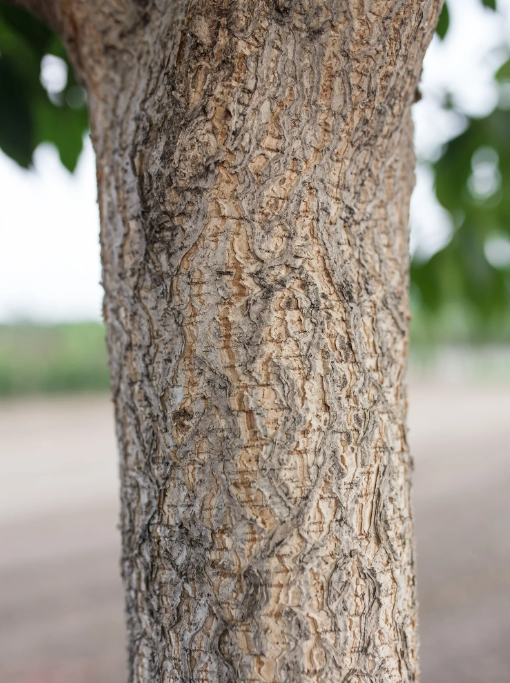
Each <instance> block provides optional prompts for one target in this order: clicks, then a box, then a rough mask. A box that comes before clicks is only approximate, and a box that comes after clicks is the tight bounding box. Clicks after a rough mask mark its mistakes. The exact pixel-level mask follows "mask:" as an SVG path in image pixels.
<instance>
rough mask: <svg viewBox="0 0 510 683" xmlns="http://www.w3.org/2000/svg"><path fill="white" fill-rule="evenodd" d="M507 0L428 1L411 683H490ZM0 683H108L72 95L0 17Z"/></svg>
mask: <svg viewBox="0 0 510 683" xmlns="http://www.w3.org/2000/svg"><path fill="white" fill-rule="evenodd" d="M509 46H510V0H504V1H503V0H501V1H500V2H497V3H496V2H494V0H448V4H447V6H446V9H445V10H444V11H443V14H442V16H441V20H440V24H439V26H438V31H437V34H436V36H435V37H434V40H433V42H432V44H431V46H430V49H429V51H428V54H427V57H426V60H425V65H424V70H423V77H422V84H421V87H420V90H421V100H420V101H419V102H418V103H417V104H416V105H415V107H414V118H415V124H416V151H417V157H418V164H417V187H416V190H415V193H414V196H413V200H412V211H411V245H410V249H411V254H412V282H411V292H410V294H411V306H412V312H413V322H412V329H411V359H410V368H409V378H408V384H409V402H410V417H409V427H410V432H409V434H410V443H411V449H412V453H413V456H414V459H415V465H416V467H415V478H414V501H415V517H416V527H417V543H418V581H419V583H418V585H419V597H420V603H421V612H420V630H421V641H422V648H421V659H422V681H423V683H503V682H505V683H507V682H508V681H509V680H510V674H509V673H508V672H509V671H510V648H509V647H508V641H509V639H510V495H509V493H508V491H509V484H510V445H509V444H510V419H509V418H510V59H509V58H510V49H509ZM0 149H1V151H0V187H1V188H2V195H1V203H0V680H1V681H2V683H64V682H65V683H69V682H71V681H72V682H73V683H121V682H122V681H124V680H125V667H124V626H123V605H122V602H123V598H122V588H121V584H120V578H119V568H118V565H119V561H118V558H119V552H120V549H119V538H118V531H117V528H116V525H117V514H118V510H117V497H118V490H117V489H118V484H117V454H116V447H115V439H114V428H113V411H112V405H111V401H110V397H109V393H108V370H107V364H106V349H105V342H104V329H103V325H102V322H101V297H102V290H101V286H100V263H99V241H98V235H99V221H98V211H97V204H96V189H95V176H94V156H93V151H92V147H91V144H90V140H89V137H88V130H87V114H86V101H85V95H84V92H83V90H82V89H81V87H80V86H79V85H78V84H77V82H76V80H75V78H74V75H73V73H72V70H71V68H70V66H69V64H68V61H67V57H66V54H65V51H64V50H63V48H62V46H61V44H60V43H59V41H58V40H57V39H56V38H55V37H54V36H53V35H52V34H51V32H49V31H48V30H47V29H46V28H45V27H44V26H42V25H41V24H40V23H39V22H37V21H36V20H35V19H32V18H31V17H30V16H29V15H27V14H25V13H24V12H21V11H19V10H16V9H14V8H11V7H8V6H3V5H0Z"/></svg>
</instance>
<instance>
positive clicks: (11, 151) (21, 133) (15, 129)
mask: <svg viewBox="0 0 510 683" xmlns="http://www.w3.org/2000/svg"><path fill="white" fill-rule="evenodd" d="M0 93H1V97H0V147H1V148H2V149H3V150H4V152H5V153H6V154H7V155H8V156H10V157H11V158H12V159H14V161H16V162H17V163H18V164H19V165H20V166H22V167H23V168H28V167H29V166H30V163H31V161H32V153H33V149H34V130H33V129H34V125H33V116H32V110H31V107H30V101H29V98H28V96H27V93H26V91H25V90H24V89H23V88H20V85H19V78H18V74H17V73H16V69H15V67H14V66H13V65H12V64H10V63H9V61H8V60H7V59H6V58H5V57H2V59H0Z"/></svg>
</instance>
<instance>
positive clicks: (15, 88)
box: [0, 5, 88, 171]
mask: <svg viewBox="0 0 510 683" xmlns="http://www.w3.org/2000/svg"><path fill="white" fill-rule="evenodd" d="M48 55H51V56H53V57H54V58H58V59H60V60H62V62H61V67H63V69H67V82H66V83H65V84H63V86H62V88H61V89H60V90H59V91H56V92H55V91H52V90H48V89H47V88H45V87H44V85H43V82H42V80H41V64H42V63H43V60H44V59H46V60H47V58H48ZM87 129H88V120H87V108H86V105H85V91H84V89H83V88H82V87H81V86H80V85H79V84H78V83H77V81H76V78H75V76H74V73H73V70H72V68H71V65H70V64H69V60H68V58H67V55H66V51H65V49H64V47H63V45H62V43H61V42H60V40H59V39H58V38H57V37H56V36H55V34H54V33H53V32H52V31H50V29H49V28H47V27H46V26H45V25H44V24H42V23H41V22H40V21H38V20H37V19H36V18H35V17H33V16H32V15H31V14H29V13H28V12H25V11H24V10H22V9H19V8H18V7H11V6H7V5H0V148H1V149H2V150H3V151H4V152H5V153H6V154H7V155H8V156H10V157H11V158H12V159H14V160H15V161H17V162H18V164H19V165H20V166H22V167H23V168H28V167H29V166H30V165H31V163H32V157H33V153H34V151H35V149H36V148H37V146H38V145H39V144H40V143H41V142H51V143H53V144H54V145H55V146H56V148H57V149H58V151H59V154H60V159H61V161H62V163H63V164H64V166H65V167H66V168H67V169H69V170H70V171H73V170H74V169H75V167H76V164H77V162H78V158H79V156H80V153H81V150H82V147H83V136H84V134H85V132H86V131H87Z"/></svg>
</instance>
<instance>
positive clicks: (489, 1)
mask: <svg viewBox="0 0 510 683" xmlns="http://www.w3.org/2000/svg"><path fill="white" fill-rule="evenodd" d="M482 4H483V6H484V7H490V9H493V10H494V11H495V10H496V0H482Z"/></svg>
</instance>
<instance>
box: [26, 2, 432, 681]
mask: <svg viewBox="0 0 510 683" xmlns="http://www.w3.org/2000/svg"><path fill="white" fill-rule="evenodd" d="M27 3H28V4H29V5H30V6H31V7H32V8H34V7H35V6H36V4H37V3H36V0H27ZM27 3H25V4H27ZM440 5H441V1H440V0H326V1H324V0H322V1H319V0H243V1H241V0H192V1H190V0H173V1H172V2H170V1H168V0H159V1H158V0H147V1H144V2H142V1H141V0H140V1H138V2H135V1H134V0H132V1H128V0H102V1H101V2H99V0H94V1H93V2H92V1H90V0H88V1H87V2H85V0H61V2H60V3H56V4H55V5H54V6H53V5H52V4H51V3H50V2H46V3H43V10H44V16H45V17H46V18H48V17H49V18H50V20H52V21H53V25H54V26H56V27H57V28H58V29H59V30H60V32H61V35H62V36H63V38H64V40H65V42H66V44H67V46H68V49H69V51H70V55H71V58H72V59H73V60H74V63H75V64H76V67H77V70H78V72H79V74H80V75H81V78H82V80H83V82H84V83H85V85H86V87H87V92H88V96H89V110H90V118H91V127H92V134H93V141H94V146H95V149H96V154H97V168H98V183H99V203H100V213H101V226H102V227H101V244H102V259H103V280H104V288H105V303H104V316H105V321H106V325H107V336H108V345H109V354H110V367H111V376H112V388H113V394H114V400H115V408H116V423H117V434H118V441H119V446H120V454H121V481H122V489H121V495H122V519H121V526H122V539H123V556H122V573H123V578H124V584H125V588H126V605H127V608H126V611H127V622H128V638H129V681H130V683H155V682H156V681H157V682H158V683H159V682H161V683H188V682H191V681H197V682H198V681H202V682H204V683H248V682H250V683H255V682H266V683H284V682H285V683H298V682H302V683H307V682H312V681H314V682H317V683H319V682H321V683H322V682H323V683H332V682H338V683H340V682H342V683H362V682H363V683H368V682H374V683H376V682H377V683H394V682H395V683H396V682H401V683H407V682H411V681H416V680H417V675H418V674H417V634H416V595H415V578H414V566H413V565H414V559H413V554H414V549H413V529H412V514H411V504H410V470H411V460H410V457H409V454H408V448H407V443H406V433H405V413H406V396H405V388H404V373H405V363H406V352H407V344H408V332H407V328H408V318H409V315H408V309H407V286H408V206H409V199H410V193H411V190H412V187H413V183H414V168H413V167H414V155H413V149H412V123H411V105H412V103H413V99H414V96H415V91H416V87H417V84H418V80H419V74H420V69H421V64H422V59H423V55H424V52H425V49H426V46H427V45H428V42H429V40H430V38H431V35H432V32H433V29H434V26H435V23H436V21H437V17H438V14H439V10H440ZM48 7H49V8H50V9H48ZM35 9H37V7H35Z"/></svg>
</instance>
